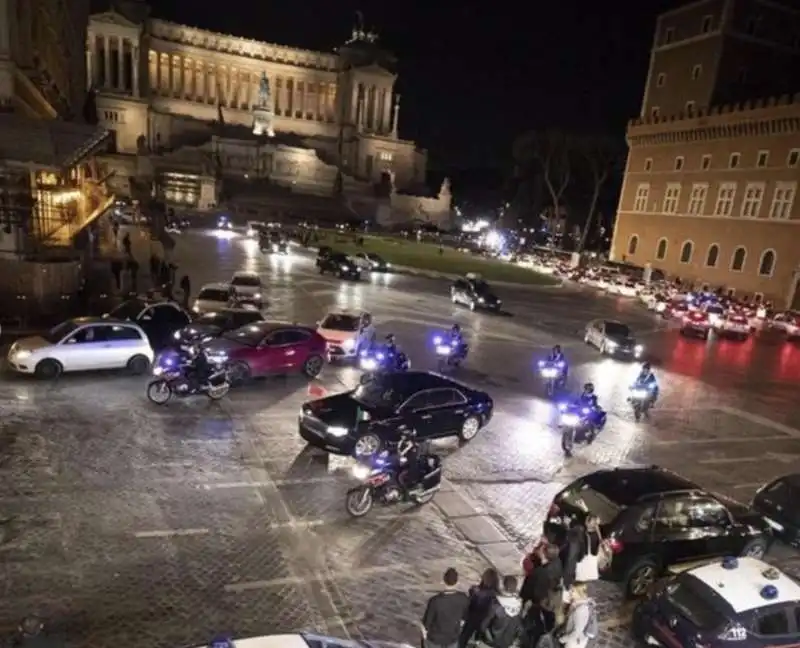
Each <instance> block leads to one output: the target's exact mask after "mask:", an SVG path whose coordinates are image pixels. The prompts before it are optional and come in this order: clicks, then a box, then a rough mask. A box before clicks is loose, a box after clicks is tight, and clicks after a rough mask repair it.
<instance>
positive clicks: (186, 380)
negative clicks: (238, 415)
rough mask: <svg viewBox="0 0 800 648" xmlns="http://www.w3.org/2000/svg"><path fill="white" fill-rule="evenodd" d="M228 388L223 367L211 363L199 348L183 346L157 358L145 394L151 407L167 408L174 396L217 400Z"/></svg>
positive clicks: (229, 385) (226, 373)
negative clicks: (197, 396)
mask: <svg viewBox="0 0 800 648" xmlns="http://www.w3.org/2000/svg"><path fill="white" fill-rule="evenodd" d="M201 356H202V357H201ZM230 388H231V384H230V381H229V378H228V371H227V369H226V368H225V366H224V365H222V364H221V363H210V362H209V361H208V360H207V358H206V357H205V354H204V352H203V350H202V349H200V348H198V347H195V346H188V347H187V346H184V347H182V348H181V351H167V352H164V353H162V354H161V355H160V356H159V357H158V359H157V360H156V362H155V366H154V367H153V380H151V381H150V382H149V383H147V388H146V393H147V398H148V400H149V401H150V402H151V403H155V404H156V405H166V404H167V403H168V402H169V401H170V400H171V399H172V397H173V396H176V397H178V398H185V397H187V396H195V395H200V394H205V395H206V396H207V397H208V398H209V399H211V400H214V401H216V400H220V399H221V398H224V397H225V396H226V395H227V393H228V391H229V390H230Z"/></svg>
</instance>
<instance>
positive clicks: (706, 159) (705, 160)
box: [700, 155, 711, 171]
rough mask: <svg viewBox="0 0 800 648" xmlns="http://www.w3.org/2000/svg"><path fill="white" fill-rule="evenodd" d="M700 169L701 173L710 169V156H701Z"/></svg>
mask: <svg viewBox="0 0 800 648" xmlns="http://www.w3.org/2000/svg"><path fill="white" fill-rule="evenodd" d="M700 168H701V169H703V171H708V169H710V168H711V156H710V155H704V156H703V160H702V162H701V163H700Z"/></svg>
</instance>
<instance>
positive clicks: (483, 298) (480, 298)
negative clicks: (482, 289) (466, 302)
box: [478, 297, 486, 304]
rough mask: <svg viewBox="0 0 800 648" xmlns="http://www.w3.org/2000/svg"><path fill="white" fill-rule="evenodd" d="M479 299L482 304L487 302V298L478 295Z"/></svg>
mask: <svg viewBox="0 0 800 648" xmlns="http://www.w3.org/2000/svg"><path fill="white" fill-rule="evenodd" d="M478 301H479V302H480V303H481V304H485V303H486V298H485V297H478Z"/></svg>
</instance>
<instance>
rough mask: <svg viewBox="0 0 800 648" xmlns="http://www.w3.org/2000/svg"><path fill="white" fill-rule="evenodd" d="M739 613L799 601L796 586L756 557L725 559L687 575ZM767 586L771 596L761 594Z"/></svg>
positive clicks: (695, 569) (780, 572)
mask: <svg viewBox="0 0 800 648" xmlns="http://www.w3.org/2000/svg"><path fill="white" fill-rule="evenodd" d="M687 574H689V575H690V576H692V577H694V578H696V579H697V580H699V581H700V582H702V583H703V584H704V585H706V586H707V587H708V588H710V589H711V590H712V591H713V592H714V593H715V594H716V595H717V596H719V597H720V598H721V599H723V600H724V601H725V602H726V603H727V604H728V605H730V606H731V608H732V609H733V611H734V612H736V613H737V614H740V613H742V612H748V611H750V610H756V609H758V608H762V607H766V606H768V605H775V604H780V603H788V602H794V601H799V600H800V585H798V584H797V583H796V582H795V581H794V580H792V579H791V578H789V577H788V576H787V575H786V574H784V573H783V572H782V571H780V570H779V569H776V568H775V567H773V566H772V565H770V564H768V563H765V562H764V561H763V560H759V559H757V558H749V557H745V558H735V559H731V558H726V559H724V560H721V561H715V562H713V563H709V564H707V565H702V566H701V567H696V568H694V569H692V570H689V571H688V572H687ZM767 586H772V587H773V588H775V591H776V594H775V595H774V596H770V595H765V594H764V593H763V590H764V588H765V587H767Z"/></svg>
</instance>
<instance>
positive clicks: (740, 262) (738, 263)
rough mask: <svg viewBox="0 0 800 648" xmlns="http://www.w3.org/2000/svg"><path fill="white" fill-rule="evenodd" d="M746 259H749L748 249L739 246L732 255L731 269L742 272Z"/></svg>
mask: <svg viewBox="0 0 800 648" xmlns="http://www.w3.org/2000/svg"><path fill="white" fill-rule="evenodd" d="M745 261H747V250H746V249H745V248H743V247H737V248H736V249H735V250H734V251H733V256H732V257H731V270H733V271H734V272H741V271H742V270H744V262H745Z"/></svg>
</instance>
